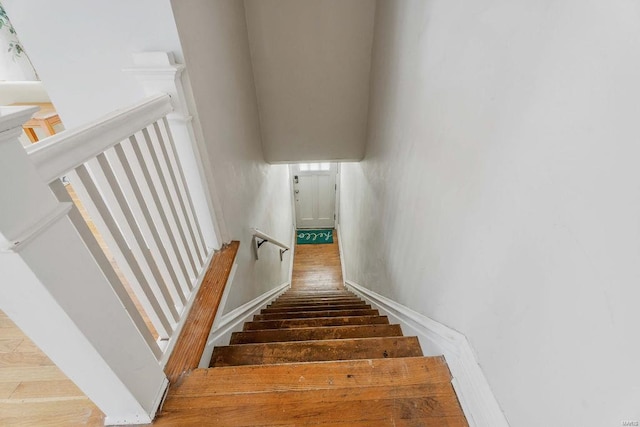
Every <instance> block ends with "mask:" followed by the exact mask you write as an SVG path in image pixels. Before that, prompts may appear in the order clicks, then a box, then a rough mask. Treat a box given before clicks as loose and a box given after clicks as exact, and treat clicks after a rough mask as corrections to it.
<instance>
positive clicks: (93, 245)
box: [49, 180, 162, 359]
mask: <svg viewBox="0 0 640 427" xmlns="http://www.w3.org/2000/svg"><path fill="white" fill-rule="evenodd" d="M49 187H50V188H51V190H52V191H53V193H54V194H55V195H56V197H57V198H58V200H60V201H61V202H72V199H71V197H70V196H69V192H68V191H67V189H66V187H65V186H64V184H63V183H62V181H60V180H56V181H53V182H52V183H51V184H50V185H49ZM69 219H71V221H72V222H73V225H74V226H75V228H76V230H78V234H80V237H81V238H82V240H83V241H84V242H85V244H86V245H87V248H88V249H89V251H90V252H91V254H92V255H93V258H94V259H95V260H96V263H98V265H99V266H100V269H101V270H102V272H103V273H104V275H105V277H106V278H107V280H108V281H109V283H110V284H111V287H112V288H113V290H114V291H115V293H116V295H118V298H119V299H120V301H122V305H123V306H124V308H125V309H126V310H127V312H128V313H129V316H130V317H131V320H133V323H134V324H135V325H136V327H137V328H138V330H139V331H140V334H141V335H142V338H144V340H145V342H146V343H147V345H148V346H149V348H150V349H151V351H152V352H153V354H154V355H155V356H156V358H157V359H160V357H162V350H161V349H160V346H158V344H157V343H156V341H155V339H154V338H153V335H152V334H151V331H150V330H149V328H148V327H147V324H146V323H145V321H144V319H143V318H142V315H141V314H140V312H139V311H138V308H137V307H136V305H135V303H134V302H133V300H132V299H131V296H129V293H128V292H127V290H126V289H125V287H124V286H123V285H122V282H121V281H120V278H119V277H118V274H117V273H116V271H115V269H114V268H113V266H112V265H111V262H109V259H108V258H107V256H106V255H105V253H104V251H103V250H102V248H101V247H100V245H99V244H98V242H97V240H96V237H95V236H94V234H93V233H92V232H91V230H90V229H89V226H88V225H87V222H86V221H85V219H84V218H83V217H82V214H81V213H80V210H79V209H78V207H77V206H76V205H75V204H74V206H73V207H72V208H71V211H69Z"/></svg>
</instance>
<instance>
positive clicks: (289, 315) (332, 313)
mask: <svg viewBox="0 0 640 427" xmlns="http://www.w3.org/2000/svg"><path fill="white" fill-rule="evenodd" d="M379 314H380V313H379V312H378V310H373V309H366V310H365V309H363V310H326V311H298V312H286V313H269V314H256V315H255V316H253V320H274V319H302V318H308V317H344V316H377V315H379Z"/></svg>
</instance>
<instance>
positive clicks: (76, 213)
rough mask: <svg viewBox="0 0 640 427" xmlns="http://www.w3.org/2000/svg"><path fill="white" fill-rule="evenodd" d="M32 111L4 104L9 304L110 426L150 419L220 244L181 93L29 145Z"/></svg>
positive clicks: (1, 244) (2, 219) (0, 133)
mask: <svg viewBox="0 0 640 427" xmlns="http://www.w3.org/2000/svg"><path fill="white" fill-rule="evenodd" d="M34 111H35V109H33V108H28V107H0V206H2V208H1V209H0V271H1V272H2V276H1V278H0V309H2V310H4V311H5V312H6V313H7V314H8V315H9V317H11V318H12V319H13V320H14V321H15V322H16V324H18V326H19V327H20V328H21V329H23V331H24V332H25V333H26V334H27V335H28V336H29V337H30V338H31V339H32V340H33V341H34V342H35V343H36V344H37V345H38V346H39V347H40V348H41V349H42V350H43V351H44V352H45V353H46V354H47V355H48V356H49V357H50V358H51V359H52V360H53V361H54V363H56V364H57V365H58V366H59V367H60V368H61V369H62V370H63V371H64V372H65V373H66V374H67V375H68V376H69V377H70V378H71V379H72V380H73V381H74V382H75V383H76V384H77V385H78V386H79V387H80V388H81V389H82V390H83V391H84V392H85V393H86V394H87V396H88V397H89V398H91V400H93V401H94V403H96V404H97V405H98V407H99V408H100V409H101V410H102V411H103V412H104V413H105V414H106V416H107V418H106V422H107V423H111V424H129V423H133V424H141V423H148V422H150V421H151V420H152V419H153V417H154V414H155V411H156V410H157V408H158V406H159V404H160V401H161V399H162V396H163V394H164V391H165V390H166V387H167V379H166V376H165V375H164V373H163V371H162V368H163V365H164V363H166V360H167V359H168V355H169V353H170V351H171V349H172V346H173V344H174V343H175V341H176V339H177V335H178V333H179V330H180V327H181V326H182V322H184V320H185V319H186V317H187V308H188V307H189V303H190V301H193V298H194V296H195V292H196V291H197V285H198V283H199V280H201V279H202V277H203V275H204V272H205V271H206V268H207V265H208V262H209V261H210V259H211V256H212V255H213V251H214V248H212V247H210V246H209V245H207V244H206V242H207V241H209V242H210V241H216V237H215V236H207V235H204V233H203V227H202V221H203V220H204V221H205V226H206V227H205V229H207V230H211V229H212V227H211V221H213V215H212V213H211V212H209V211H204V212H203V211H202V206H206V204H202V203H200V204H199V206H200V210H199V211H196V209H195V208H194V203H193V201H192V198H191V194H190V190H191V188H190V187H191V185H190V183H192V182H193V179H194V176H193V175H191V177H190V179H191V181H190V183H188V182H187V180H186V179H185V176H184V173H183V170H182V166H181V158H180V157H179V155H178V153H177V150H176V145H175V141H174V139H173V135H172V129H171V128H170V124H169V123H170V120H171V119H168V118H167V116H168V115H169V114H172V112H173V106H172V99H171V97H170V96H169V95H166V94H156V95H153V96H151V97H149V98H147V99H145V100H144V101H142V102H140V103H138V104H136V105H133V106H131V107H129V108H125V109H122V110H118V111H116V112H114V113H112V114H109V115H107V116H105V117H103V118H101V119H99V120H97V121H95V122H93V123H90V124H88V125H86V126H83V127H81V128H78V129H71V130H67V131H64V132H62V133H60V134H57V135H55V136H53V137H50V138H47V139H45V140H43V141H41V142H39V143H38V144H34V145H33V146H30V147H28V148H27V149H26V150H25V149H24V148H23V147H22V144H21V143H20V141H19V139H18V135H19V134H20V132H21V125H22V124H23V123H24V122H26V121H27V120H28V119H29V117H30V116H31V114H33V112H34ZM174 120H175V118H174ZM181 141H182V142H186V143H189V142H190V141H189V140H188V139H187V140H185V139H181ZM183 149H184V147H183ZM63 177H65V179H64V182H63V179H62V178H63ZM196 178H197V177H196ZM67 181H68V183H67ZM200 185H201V188H204V187H205V185H204V184H202V183H201V184H200ZM72 194H73V195H74V197H72ZM76 195H77V198H76V197H75V196H76ZM85 211H86V213H85ZM87 213H88V217H87ZM207 221H209V224H206V222H207Z"/></svg>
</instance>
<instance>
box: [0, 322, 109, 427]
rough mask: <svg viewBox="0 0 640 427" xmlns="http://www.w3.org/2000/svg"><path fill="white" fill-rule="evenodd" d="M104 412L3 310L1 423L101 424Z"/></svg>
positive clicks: (0, 350) (0, 389)
mask: <svg viewBox="0 0 640 427" xmlns="http://www.w3.org/2000/svg"><path fill="white" fill-rule="evenodd" d="M103 419H104V415H103V414H102V412H101V411H100V410H99V409H98V408H97V407H96V406H95V405H94V404H93V403H92V402H91V401H90V400H89V398H88V397H87V396H85V395H84V393H82V391H80V389H78V387H76V386H75V384H73V382H71V380H69V379H68V378H67V377H66V376H65V375H64V374H63V373H62V371H60V369H58V368H57V367H56V366H55V365H54V364H53V362H51V361H50V360H49V358H48V357H47V356H45V354H44V353H42V351H40V349H39V348H38V347H36V346H35V344H33V342H31V340H29V338H27V337H26V336H25V335H24V334H23V333H22V331H21V330H20V329H19V328H18V327H17V326H16V325H15V324H14V323H13V322H12V321H11V319H9V318H8V317H7V316H6V314H4V313H3V312H2V311H0V426H34V427H35V426H38V427H40V426H81V425H82V426H102V425H103V424H104V423H103Z"/></svg>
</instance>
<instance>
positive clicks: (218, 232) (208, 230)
mask: <svg viewBox="0 0 640 427" xmlns="http://www.w3.org/2000/svg"><path fill="white" fill-rule="evenodd" d="M133 62H134V67H132V68H127V69H125V70H124V71H125V72H129V73H131V74H133V75H135V76H136V78H137V79H138V81H139V82H140V83H141V84H142V86H143V88H144V90H145V93H146V94H147V95H154V94H157V93H167V94H169V95H170V96H171V103H172V105H173V108H174V111H173V112H171V113H169V114H168V115H167V119H168V122H169V126H170V128H171V131H172V134H173V139H174V142H175V148H176V150H177V152H178V156H179V158H180V162H181V163H182V170H183V172H184V176H185V180H186V181H187V185H188V187H189V188H188V190H189V193H190V195H191V198H192V200H193V205H194V209H195V212H196V215H197V216H198V221H199V223H200V227H201V229H202V233H203V235H204V239H205V243H206V245H207V247H208V248H210V249H211V248H213V249H219V248H220V246H221V243H224V242H225V241H226V240H228V238H226V237H225V236H226V235H227V234H228V232H227V231H226V227H225V225H224V221H223V219H222V213H221V210H220V207H219V202H218V200H217V197H216V195H215V192H214V191H215V189H212V188H211V187H210V186H209V185H208V182H209V181H210V179H208V176H209V175H210V171H208V170H207V166H206V165H208V163H207V162H206V154H204V153H202V151H204V148H203V147H199V146H198V144H197V141H196V136H195V131H194V127H193V123H192V120H193V117H192V116H191V114H190V113H189V107H188V105H187V100H186V97H185V90H184V88H183V85H182V81H181V76H182V72H183V71H184V69H185V67H184V65H181V64H176V63H175V61H174V59H173V55H172V54H171V53H168V52H140V53H134V54H133ZM209 178H210V177H209Z"/></svg>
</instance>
